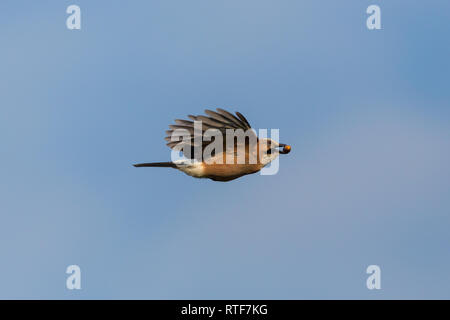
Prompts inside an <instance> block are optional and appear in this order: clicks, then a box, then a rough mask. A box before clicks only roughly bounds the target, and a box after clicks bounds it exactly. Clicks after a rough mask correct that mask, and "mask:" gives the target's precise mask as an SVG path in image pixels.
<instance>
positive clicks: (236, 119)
mask: <svg viewBox="0 0 450 320" xmlns="http://www.w3.org/2000/svg"><path fill="white" fill-rule="evenodd" d="M205 114H206V115H199V116H193V115H188V118H189V119H191V120H181V119H176V120H175V124H172V125H169V128H170V130H167V131H166V134H167V137H165V140H166V141H168V143H167V146H169V147H170V148H171V149H174V148H175V147H176V149H178V150H179V148H181V147H182V146H183V145H181V144H180V141H181V137H177V133H175V134H174V132H176V131H178V132H179V130H184V132H188V133H189V135H190V139H189V140H188V141H187V144H188V145H187V146H186V145H184V147H187V148H189V147H190V149H191V152H190V155H187V154H186V153H185V154H184V155H185V156H186V157H188V158H191V159H196V153H195V152H194V147H195V145H196V143H197V141H199V139H198V136H199V135H201V138H202V139H201V141H202V142H201V148H202V154H203V151H204V148H205V147H206V146H208V145H209V144H210V143H213V142H214V138H212V139H211V138H206V139H205V136H204V134H205V131H207V130H208V129H217V130H219V131H220V132H221V134H222V137H223V144H224V150H225V149H226V148H227V146H226V145H225V144H226V138H225V137H226V136H225V135H226V133H227V129H233V130H238V129H242V130H243V131H244V132H247V134H248V135H249V136H250V135H251V136H252V138H254V139H255V140H256V141H257V136H256V133H255V131H254V130H253V129H251V126H250V123H249V122H248V121H247V119H246V118H245V117H244V116H243V115H242V114H241V113H240V112H236V116H235V115H233V114H232V113H230V112H228V111H226V110H223V109H221V108H217V109H216V111H212V110H205ZM194 121H201V124H202V126H201V130H198V131H196V130H194ZM196 138H197V139H196ZM186 140H187V139H186ZM186 140H185V141H186ZM249 140H251V139H250V138H248V139H246V140H245V143H246V144H248V141H249ZM237 144H238V139H235V145H234V147H235V148H237V147H239V146H238V145H237ZM197 156H198V155H197ZM197 160H199V161H201V159H197Z"/></svg>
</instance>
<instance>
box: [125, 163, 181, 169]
mask: <svg viewBox="0 0 450 320" xmlns="http://www.w3.org/2000/svg"><path fill="white" fill-rule="evenodd" d="M133 166H135V167H136V168H140V167H164V168H176V167H177V166H176V165H175V163H173V162H150V163H138V164H133Z"/></svg>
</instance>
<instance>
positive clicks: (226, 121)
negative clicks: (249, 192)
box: [134, 109, 291, 181]
mask: <svg viewBox="0 0 450 320" xmlns="http://www.w3.org/2000/svg"><path fill="white" fill-rule="evenodd" d="M206 113H207V114H208V115H209V116H210V117H209V118H208V117H206V116H189V118H191V119H193V120H194V122H197V121H202V123H201V124H200V129H199V128H198V127H197V126H196V125H197V123H194V122H192V121H188V120H175V122H176V123H177V124H176V125H170V126H169V127H170V128H171V129H172V130H169V131H167V134H168V137H166V140H167V141H169V143H167V145H168V146H169V147H170V148H172V149H175V150H178V151H180V150H181V151H182V152H183V154H184V155H185V156H187V157H186V158H185V159H179V160H174V161H171V162H152V163H141V164H135V165H134V166H135V167H170V168H174V169H178V170H180V171H182V172H184V173H186V174H187V175H189V176H192V177H195V178H209V179H211V180H214V181H230V180H234V179H237V178H239V177H241V176H244V175H247V174H252V173H255V172H258V171H260V170H261V169H262V168H263V167H264V166H266V165H267V164H269V163H270V162H271V161H273V160H274V159H276V157H278V154H279V153H289V151H290V149H291V147H290V146H287V145H284V144H279V143H277V142H276V141H274V140H272V139H268V138H262V139H258V138H257V137H256V134H255V133H254V131H253V130H252V129H251V127H250V124H249V123H248V121H247V120H246V119H245V118H244V116H242V115H241V114H240V113H239V112H237V113H236V115H237V116H238V117H235V116H234V115H232V114H231V113H229V112H227V111H225V110H222V109H217V112H215V111H210V110H206ZM208 129H209V131H208ZM229 129H232V130H241V131H242V132H243V131H244V130H245V131H246V132H245V135H246V136H244V137H243V139H242V140H239V139H240V138H239V137H237V136H232V137H231V138H232V142H233V143H231V145H227V143H228V142H229V140H227V139H225V138H224V139H222V140H220V139H219V138H220V137H219V138H218V137H217V136H214V138H215V139H214V140H212V139H211V138H207V139H203V138H204V137H206V136H207V135H208V132H211V130H216V131H212V132H215V133H216V134H229V131H227V130H229ZM177 130H178V131H177ZM205 132H206V133H205ZM182 136H183V141H181V142H180V140H179V139H177V138H180V137H182ZM199 136H201V138H202V139H201V140H200V143H201V145H200V144H199V141H198V140H196V139H197V138H198V137H199ZM185 138H186V139H185ZM247 138H248V139H247ZM184 139H185V140H184ZM216 139H219V140H216ZM205 140H206V141H205ZM226 141H228V142H226ZM252 141H253V143H252ZM234 142H236V143H234ZM213 143H216V145H215V146H216V147H215V148H211V145H212V144H213ZM279 147H282V148H283V150H282V151H278V148H279ZM195 148H197V150H196V149H195ZM208 148H209V150H208ZM196 151H200V152H198V153H196ZM206 151H209V153H207V152H206ZM211 151H212V152H211Z"/></svg>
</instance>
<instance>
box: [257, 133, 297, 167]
mask: <svg viewBox="0 0 450 320" xmlns="http://www.w3.org/2000/svg"><path fill="white" fill-rule="evenodd" d="M259 146H260V150H261V152H262V153H261V163H262V164H264V165H267V164H269V163H270V162H272V161H273V160H275V159H276V158H277V157H278V155H279V154H288V153H289V152H291V146H289V145H287V144H284V143H278V142H276V141H275V140H273V139H270V138H262V139H259Z"/></svg>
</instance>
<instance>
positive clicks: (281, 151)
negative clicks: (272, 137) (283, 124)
mask: <svg viewBox="0 0 450 320" xmlns="http://www.w3.org/2000/svg"><path fill="white" fill-rule="evenodd" d="M278 148H283V149H282V150H280V151H279V152H280V153H281V154H288V153H289V152H291V146H290V145H287V144H284V143H280V144H278Z"/></svg>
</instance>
